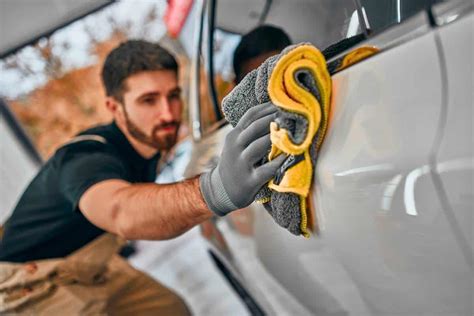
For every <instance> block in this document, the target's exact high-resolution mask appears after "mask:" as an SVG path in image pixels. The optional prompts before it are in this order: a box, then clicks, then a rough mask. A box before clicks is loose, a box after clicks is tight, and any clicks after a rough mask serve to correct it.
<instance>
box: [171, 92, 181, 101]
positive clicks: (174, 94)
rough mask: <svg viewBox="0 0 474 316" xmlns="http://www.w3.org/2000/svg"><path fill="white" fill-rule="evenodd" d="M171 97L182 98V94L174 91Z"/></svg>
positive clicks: (174, 98) (173, 98)
mask: <svg viewBox="0 0 474 316" xmlns="http://www.w3.org/2000/svg"><path fill="white" fill-rule="evenodd" d="M169 98H170V99H171V100H176V99H180V98H181V94H180V93H173V94H170V96H169Z"/></svg>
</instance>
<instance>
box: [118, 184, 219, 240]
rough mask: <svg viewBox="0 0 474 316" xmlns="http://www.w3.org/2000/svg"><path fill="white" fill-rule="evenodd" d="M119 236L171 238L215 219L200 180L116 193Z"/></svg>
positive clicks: (133, 187) (130, 188)
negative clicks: (203, 193)
mask: <svg viewBox="0 0 474 316" xmlns="http://www.w3.org/2000/svg"><path fill="white" fill-rule="evenodd" d="M115 197H116V199H115V202H116V204H115V216H116V218H115V222H116V225H115V226H116V233H117V234H119V235H121V236H122V237H124V238H126V239H153V240H159V239H169V238H173V237H176V236H178V235H180V234H182V233H184V232H186V231H187V230H189V229H190V228H192V227H193V226H195V225H197V224H200V223H201V222H203V221H205V220H207V219H209V218H210V217H212V215H213V213H212V212H211V211H210V210H209V209H208V207H207V205H206V203H205V202H204V200H203V198H202V195H201V191H200V189H199V178H193V179H190V180H185V181H183V182H178V183H172V184H155V183H144V184H133V185H130V186H127V187H124V188H122V189H120V190H118V191H117V192H116V196H115Z"/></svg>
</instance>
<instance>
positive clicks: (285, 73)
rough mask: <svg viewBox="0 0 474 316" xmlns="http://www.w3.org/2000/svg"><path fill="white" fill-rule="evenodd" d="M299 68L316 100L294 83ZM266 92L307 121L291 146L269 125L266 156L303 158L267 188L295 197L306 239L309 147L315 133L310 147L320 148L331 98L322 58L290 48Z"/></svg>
mask: <svg viewBox="0 0 474 316" xmlns="http://www.w3.org/2000/svg"><path fill="white" fill-rule="evenodd" d="M301 69H304V70H306V71H307V72H309V73H310V74H311V75H312V76H313V78H314V79H315V80H314V81H315V83H316V88H317V91H318V92H319V100H318V98H317V96H315V95H313V94H312V93H311V91H309V90H308V88H307V87H305V86H303V85H302V84H301V82H299V81H298V78H297V77H296V75H295V74H296V73H297V71H298V70H301ZM268 93H269V95H270V99H271V101H272V102H273V103H274V104H275V105H276V106H278V107H280V108H282V109H283V110H285V111H288V112H294V113H297V114H300V115H302V116H304V118H305V119H306V120H307V122H308V128H307V131H306V135H305V136H304V139H303V141H302V142H301V143H295V142H294V140H293V139H292V138H291V137H290V136H289V135H290V132H289V131H288V130H287V129H284V128H280V127H279V126H278V124H277V123H275V122H272V123H271V125H270V135H271V141H272V149H271V152H270V155H269V157H268V158H269V160H272V159H274V158H275V157H276V156H278V155H280V154H281V153H285V154H288V155H293V156H298V155H303V157H302V160H301V161H299V162H298V163H297V164H296V165H294V166H293V167H291V168H289V169H288V170H286V172H285V173H284V175H283V177H282V179H281V181H279V183H278V184H276V183H275V181H274V180H271V181H270V184H269V187H270V189H272V190H275V191H278V192H285V193H290V192H291V193H295V194H297V195H298V196H299V199H300V212H301V223H300V230H301V234H302V235H303V236H305V237H308V236H309V230H308V221H307V219H308V214H307V205H306V198H307V196H308V193H309V190H310V187H311V182H312V176H313V167H314V166H313V163H312V161H311V158H310V146H311V145H312V144H313V139H314V137H315V136H316V134H317V140H316V144H314V146H316V151H318V150H319V147H320V146H321V143H322V140H323V137H324V135H325V133H326V129H327V118H328V115H329V106H330V98H331V77H330V75H329V73H328V71H327V69H326V60H325V59H324V56H323V55H322V54H321V52H320V51H319V50H318V49H316V48H315V47H314V46H312V45H308V44H305V45H301V46H297V47H296V48H294V49H292V50H291V51H289V52H288V53H286V54H285V55H283V56H282V57H281V59H279V60H278V62H277V63H276V65H275V67H274V69H273V71H272V74H271V76H270V80H269V83H268Z"/></svg>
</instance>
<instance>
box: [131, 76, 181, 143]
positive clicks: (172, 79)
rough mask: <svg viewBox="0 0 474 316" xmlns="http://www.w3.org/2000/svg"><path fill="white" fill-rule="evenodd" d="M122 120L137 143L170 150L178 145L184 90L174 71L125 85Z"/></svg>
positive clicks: (139, 79)
mask: <svg viewBox="0 0 474 316" xmlns="http://www.w3.org/2000/svg"><path fill="white" fill-rule="evenodd" d="M124 87H125V89H124V91H125V92H124V93H123V104H122V106H123V116H122V120H123V121H124V123H125V124H124V125H125V126H126V128H127V131H128V133H129V134H130V136H131V137H133V138H134V139H135V140H136V141H138V142H140V143H142V144H145V145H148V146H149V147H152V148H154V149H157V150H168V149H170V148H171V147H172V146H173V145H174V144H176V141H177V135H178V129H179V125H180V123H181V111H182V100H181V89H180V88H179V86H178V80H177V76H176V73H175V72H174V71H171V70H157V71H144V72H140V73H137V74H134V75H132V76H130V77H128V78H127V79H126V80H125V82H124Z"/></svg>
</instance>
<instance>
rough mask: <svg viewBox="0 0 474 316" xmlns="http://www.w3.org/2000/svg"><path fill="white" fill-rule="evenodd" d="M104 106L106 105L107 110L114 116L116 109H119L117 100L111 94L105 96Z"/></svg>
mask: <svg viewBox="0 0 474 316" xmlns="http://www.w3.org/2000/svg"><path fill="white" fill-rule="evenodd" d="M105 106H106V107H107V110H109V111H110V113H112V115H114V116H115V115H116V114H117V111H119V108H120V104H119V102H118V101H117V100H116V99H115V98H114V97H111V96H108V97H106V98H105Z"/></svg>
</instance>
